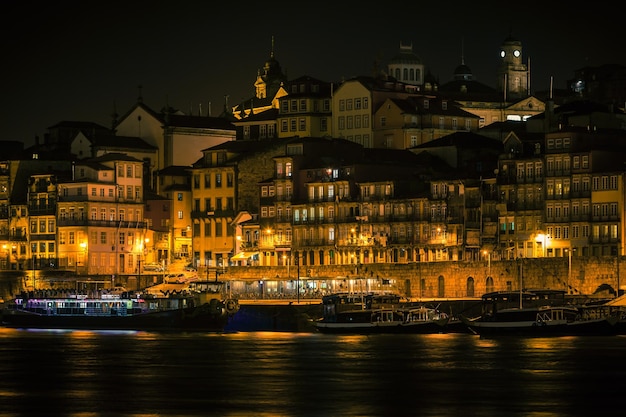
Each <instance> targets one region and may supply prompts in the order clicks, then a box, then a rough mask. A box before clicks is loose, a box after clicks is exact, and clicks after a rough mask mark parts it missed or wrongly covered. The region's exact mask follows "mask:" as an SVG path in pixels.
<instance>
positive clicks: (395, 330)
mask: <svg viewBox="0 0 626 417" xmlns="http://www.w3.org/2000/svg"><path fill="white" fill-rule="evenodd" d="M315 327H316V328H317V330H318V331H319V332H320V333H329V334H433V333H445V325H444V324H439V323H435V322H430V323H397V322H392V323H325V322H323V321H319V322H316V323H315Z"/></svg>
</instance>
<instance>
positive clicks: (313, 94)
mask: <svg viewBox="0 0 626 417" xmlns="http://www.w3.org/2000/svg"><path fill="white" fill-rule="evenodd" d="M285 89H286V91H287V92H288V95H285V96H282V97H280V98H279V99H278V102H279V113H278V118H277V125H278V137H281V138H285V137H293V136H299V137H325V136H327V137H330V136H332V89H333V84H332V83H329V82H325V81H321V80H318V79H315V78H313V77H309V76H306V75H305V76H302V77H299V78H296V79H294V80H291V81H289V82H287V83H286V84H285Z"/></svg>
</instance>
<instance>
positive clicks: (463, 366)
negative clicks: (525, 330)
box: [0, 328, 626, 417]
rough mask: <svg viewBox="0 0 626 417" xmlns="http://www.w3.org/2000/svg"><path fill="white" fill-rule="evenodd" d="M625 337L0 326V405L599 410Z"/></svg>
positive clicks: (261, 412) (614, 391)
mask: <svg viewBox="0 0 626 417" xmlns="http://www.w3.org/2000/svg"><path fill="white" fill-rule="evenodd" d="M625 381H626V336H611V337H559V338H530V339H522V338H515V337H510V338H501V339H484V338H481V337H479V336H475V335H470V334H435V335H373V336H337V335H323V334H319V333H292V332H289V333H287V332H285V333H281V332H233V333H218V334H216V333H206V334H205V333H151V332H93V331H50V330H43V331H42V330H39V331H34V330H23V329H7V328H0V416H2V417H6V416H46V417H51V416H76V417H85V416H137V417H146V416H160V417H165V416H333V417H334V416H420V417H425V416H541V417H552V416H597V415H607V414H605V413H610V414H616V413H617V410H621V409H623V407H624V405H623V402H622V401H623V398H624V394H625V391H626V382H625Z"/></svg>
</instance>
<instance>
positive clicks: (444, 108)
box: [373, 95, 479, 149]
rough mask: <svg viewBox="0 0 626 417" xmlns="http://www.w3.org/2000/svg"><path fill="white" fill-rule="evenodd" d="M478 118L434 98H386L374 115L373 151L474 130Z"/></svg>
mask: <svg viewBox="0 0 626 417" xmlns="http://www.w3.org/2000/svg"><path fill="white" fill-rule="evenodd" d="M478 121H479V117H478V116H476V115H474V114H472V113H469V112H466V111H465V110H462V109H460V107H459V105H458V104H457V103H455V102H450V101H448V100H447V99H441V98H439V97H437V96H426V95H420V96H411V97H407V98H404V99H397V98H388V99H387V100H385V101H384V102H383V103H382V105H381V106H379V107H378V109H377V110H376V111H375V112H374V115H373V126H374V129H373V135H374V147H375V148H390V149H408V148H412V147H414V146H417V145H421V144H423V143H425V142H430V141H432V140H435V139H438V138H440V137H442V136H446V135H449V134H451V133H454V132H457V131H468V132H469V131H472V132H476V131H478Z"/></svg>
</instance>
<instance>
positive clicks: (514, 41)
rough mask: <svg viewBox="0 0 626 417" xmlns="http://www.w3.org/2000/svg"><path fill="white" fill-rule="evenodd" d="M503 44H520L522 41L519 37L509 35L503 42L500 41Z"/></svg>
mask: <svg viewBox="0 0 626 417" xmlns="http://www.w3.org/2000/svg"><path fill="white" fill-rule="evenodd" d="M502 44H503V45H519V46H521V45H522V41H520V40H519V39H516V38H514V37H513V36H511V35H509V36H508V37H507V38H506V39H505V40H504V42H502Z"/></svg>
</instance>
